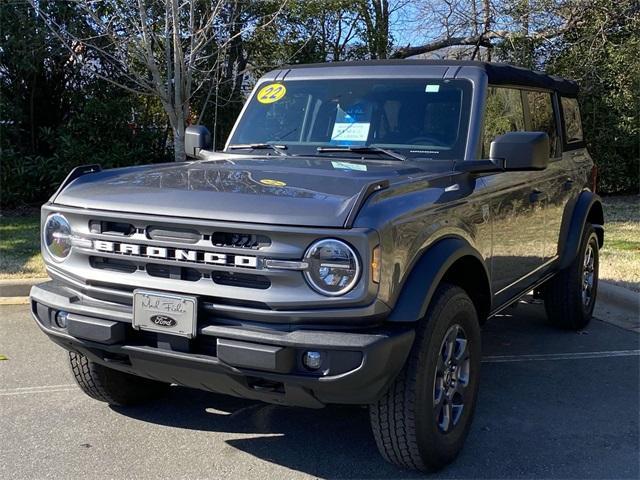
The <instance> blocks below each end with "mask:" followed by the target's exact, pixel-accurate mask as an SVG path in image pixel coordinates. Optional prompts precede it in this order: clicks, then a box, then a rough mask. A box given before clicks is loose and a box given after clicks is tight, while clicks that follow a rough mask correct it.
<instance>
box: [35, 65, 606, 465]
mask: <svg viewBox="0 0 640 480" xmlns="http://www.w3.org/2000/svg"><path fill="white" fill-rule="evenodd" d="M577 92H578V89H577V85H576V84H575V83H574V82H571V81H568V80H564V79H560V78H556V77H552V76H548V75H544V74H541V73H536V72H532V71H529V70H524V69H521V68H516V67H512V66H508V65H501V64H491V63H480V62H466V61H422V60H416V61H409V60H404V61H377V62H373V61H372V62H356V63H335V64H319V65H296V66H291V67H283V68H280V69H278V70H274V71H272V72H270V73H268V74H267V75H265V76H264V77H263V78H261V79H260V80H259V81H258V83H257V85H256V87H255V89H254V91H253V93H252V94H251V95H250V98H249V100H248V101H247V103H246V105H245V106H244V109H243V110H242V112H241V114H240V116H239V118H238V120H237V123H236V124H235V126H234V128H233V130H232V132H231V134H230V136H229V139H228V141H227V143H226V145H225V147H224V149H223V150H222V151H220V152H215V151H213V150H212V146H211V135H210V134H209V132H208V131H207V129H206V128H204V127H202V126H191V127H189V128H188V129H187V132H186V141H185V145H186V150H187V155H188V156H189V160H188V161H185V162H178V163H175V162H173V163H167V164H161V165H157V164H156V165H144V166H134V167H129V168H119V169H112V170H101V169H100V167H99V166H98V165H89V166H85V167H78V168H76V169H75V170H73V171H72V172H71V173H70V174H69V176H68V177H67V179H66V180H65V181H64V182H63V184H62V185H61V186H60V188H59V189H58V191H57V192H55V194H54V195H53V196H52V197H51V199H50V200H49V202H48V203H46V204H45V205H44V206H43V207H42V225H41V227H42V253H43V255H44V259H45V262H46V265H47V270H48V273H49V275H50V276H51V279H52V280H51V281H49V282H48V283H44V284H41V285H38V286H36V287H33V290H32V291H31V309H32V313H33V317H34V319H35V321H36V322H37V324H38V326H39V327H40V328H41V329H42V330H43V331H44V332H45V333H46V334H47V335H48V336H49V337H50V338H51V339H52V340H53V341H54V342H56V343H57V344H59V345H60V346H62V347H63V348H65V349H67V350H68V351H69V361H70V364H71V368H72V371H73V375H74V376H75V379H76V381H77V383H78V385H79V386H80V388H81V389H82V390H83V391H84V392H85V393H87V394H88V395H89V396H91V397H93V398H95V399H98V400H101V401H104V402H107V403H109V404H114V405H130V404H134V403H141V402H144V401H151V400H153V399H156V398H157V397H158V396H159V395H161V394H162V393H163V392H164V391H166V390H167V388H168V387H169V385H170V384H179V385H184V386H188V387H194V388H199V389H205V390H210V391H214V392H221V393H224V394H229V395H235V396H238V397H244V398H249V399H256V400H262V401H265V402H271V403H275V404H282V405H296V406H305V407H314V408H315V407H322V406H324V405H326V404H360V405H368V407H369V411H370V420H371V427H372V430H373V434H374V436H375V440H376V443H377V446H378V448H379V450H380V452H381V453H382V455H383V457H384V458H385V459H387V460H388V461H390V462H393V463H395V464H397V465H400V466H402V467H407V468H412V469H418V470H435V469H438V468H440V467H442V466H444V465H446V464H447V463H449V462H451V461H452V460H453V459H454V458H455V457H456V455H457V454H458V452H459V451H460V450H461V448H462V444H463V442H464V439H465V437H466V435H467V433H468V431H469V428H470V425H471V421H472V418H473V414H474V409H475V405H476V397H477V393H478V380H479V373H480V361H481V348H480V327H481V326H482V324H483V323H484V322H485V321H486V320H487V319H488V318H490V317H491V316H493V315H496V314H497V313H498V312H500V311H501V310H503V309H504V308H506V307H508V306H509V305H511V304H514V303H515V302H517V301H518V300H519V299H521V297H523V296H524V295H526V294H528V293H529V292H534V295H537V296H538V298H541V299H543V300H544V305H545V309H546V314H547V316H548V319H549V322H551V323H552V324H554V325H557V326H558V327H562V328H566V329H582V328H584V327H585V326H586V325H587V323H588V322H589V320H590V319H591V316H592V312H593V308H594V303H595V300H596V292H597V287H598V250H599V248H600V247H602V244H603V240H604V238H603V237H604V231H603V224H604V219H603V212H602V205H601V202H600V199H599V198H598V196H597V195H596V194H595V193H594V176H595V169H594V163H593V161H592V159H591V157H590V156H589V153H588V152H587V150H586V148H585V141H584V138H583V134H582V127H581V123H580V112H579V109H578V103H577V100H576V96H577Z"/></svg>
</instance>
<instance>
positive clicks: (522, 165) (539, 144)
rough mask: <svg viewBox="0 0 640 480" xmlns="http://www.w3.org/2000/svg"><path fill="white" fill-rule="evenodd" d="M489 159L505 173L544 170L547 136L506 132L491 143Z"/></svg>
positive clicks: (536, 133)
mask: <svg viewBox="0 0 640 480" xmlns="http://www.w3.org/2000/svg"><path fill="white" fill-rule="evenodd" d="M489 158H490V159H491V161H492V162H494V163H496V164H498V165H499V164H502V165H503V168H504V170H507V171H526V170H544V169H545V168H547V164H548V163H549V135H547V134H546V133H544V132H508V133H505V134H504V135H500V136H498V137H496V138H495V140H494V141H493V142H491V150H490V153H489Z"/></svg>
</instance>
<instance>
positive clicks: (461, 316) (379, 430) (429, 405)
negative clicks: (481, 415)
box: [369, 284, 480, 471]
mask: <svg viewBox="0 0 640 480" xmlns="http://www.w3.org/2000/svg"><path fill="white" fill-rule="evenodd" d="M479 373H480V326H479V323H478V316H477V313H476V309H475V307H474V305H473V302H472V301H471V299H470V298H469V296H468V295H467V294H466V292H465V291H464V290H462V289H461V288H459V287H456V286H452V285H446V284H445V285H441V286H440V287H438V290H437V291H436V293H435V295H434V297H433V300H432V302H431V305H430V306H429V309H428V311H427V314H426V316H425V318H424V319H423V320H422V321H421V323H420V325H419V326H418V328H417V331H416V339H415V342H414V345H413V347H412V350H411V353H410V354H409V358H408V359H407V363H406V365H405V366H404V368H403V370H402V371H401V373H400V374H399V376H398V378H397V379H396V380H395V382H394V383H393V384H392V385H391V387H390V388H389V390H388V391H387V393H386V394H385V395H384V396H383V397H382V398H381V399H380V400H379V401H378V402H377V403H375V404H373V405H371V406H370V407H369V412H370V419H371V426H372V429H373V434H374V437H375V439H376V444H377V445H378V449H379V450H380V453H381V454H382V456H383V457H384V458H385V459H386V460H387V461H389V462H391V463H394V464H396V465H399V466H401V467H405V468H410V469H416V470H422V471H434V470H438V469H440V468H442V467H443V466H445V465H447V464H448V463H450V462H451V461H453V460H454V459H455V457H456V456H457V455H458V453H459V452H460V450H461V449H462V445H463V443H464V440H465V438H466V436H467V433H468V431H469V428H470V426H471V421H472V419H473V413H474V410H475V404H476V397H477V393H478V377H479Z"/></svg>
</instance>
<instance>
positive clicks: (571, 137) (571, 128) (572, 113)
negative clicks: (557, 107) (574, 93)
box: [561, 97, 584, 144]
mask: <svg viewBox="0 0 640 480" xmlns="http://www.w3.org/2000/svg"><path fill="white" fill-rule="evenodd" d="M561 103H562V116H563V118H564V138H565V142H566V143H567V144H571V143H580V142H582V141H583V140H584V138H583V136H582V120H581V119H580V107H579V106H578V100H577V99H575V98H565V97H562V98H561Z"/></svg>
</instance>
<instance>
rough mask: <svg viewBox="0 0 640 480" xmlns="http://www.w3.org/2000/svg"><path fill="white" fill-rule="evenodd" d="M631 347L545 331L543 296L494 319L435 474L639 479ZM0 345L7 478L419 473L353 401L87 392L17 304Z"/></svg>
mask: <svg viewBox="0 0 640 480" xmlns="http://www.w3.org/2000/svg"><path fill="white" fill-rule="evenodd" d="M639 349H640V346H639V335H638V334H637V333H635V332H632V331H628V330H623V329H621V328H619V327H616V326H614V325H610V324H608V323H604V322H602V321H598V320H594V321H593V322H592V324H591V325H590V326H589V328H588V329H586V330H585V331H583V332H579V333H575V332H561V331H558V330H555V329H553V328H551V327H549V326H547V325H546V324H545V322H544V314H543V310H542V307H541V305H526V304H520V305H519V306H518V308H516V309H509V310H508V311H507V312H506V314H505V315H501V316H499V317H496V318H494V319H492V320H490V321H489V322H488V324H487V325H486V326H485V328H484V332H483V351H484V361H483V366H482V381H481V387H480V396H479V404H478V409H477V411H476V417H475V421H474V424H473V428H472V430H471V433H470V435H469V438H468V440H467V443H466V446H465V448H464V450H463V452H462V454H461V455H460V457H459V458H458V460H457V461H456V462H455V463H454V464H452V465H451V466H449V467H448V468H446V469H445V470H443V471H442V472H439V473H438V474H437V475H432V476H431V477H432V478H510V479H512V478H576V479H578V478H580V479H586V478H616V479H618V478H632V479H637V478H640V465H639V464H640V460H639V449H640V445H639V436H640V433H639V425H638V423H639V418H638V417H639V411H638V408H639V407H638V405H639V404H638V400H639V396H640V387H639V379H640V372H639V359H640V357H638V351H639ZM0 355H3V356H5V357H6V360H1V361H0V478H3V479H9V478H12V479H22V478H29V479H36V478H37V479H40V478H55V479H72V478H85V479H94V478H153V479H156V478H170V479H177V478H211V479H218V478H234V479H235V478H242V479H254V478H255V479H260V480H268V479H278V480H280V479H289V478H296V479H297V478H316V477H321V478H390V479H395V478H424V477H425V476H424V475H420V474H416V473H413V472H408V471H405V470H401V469H397V468H395V467H393V466H391V465H389V464H387V463H385V462H384V461H383V460H382V459H381V457H379V455H378V452H377V450H376V447H375V444H374V441H373V438H372V435H371V432H370V428H369V420H368V415H367V411H366V409H365V408H362V407H328V408H325V409H322V410H306V409H301V408H285V407H280V406H273V405H267V404H262V403H257V402H253V401H246V400H241V399H236V398H232V397H225V396H222V395H216V394H212V393H206V392H200V391H197V390H191V389H187V388H183V387H172V388H171V391H170V394H169V395H168V397H166V398H163V399H159V400H158V401H156V402H155V403H153V404H151V405H148V406H146V407H136V408H127V409H121V408H111V407H109V406H107V405H106V404H103V403H100V402H97V401H94V400H92V399H90V398H88V397H86V396H85V395H84V394H82V392H81V391H80V390H79V389H78V388H77V387H75V386H74V384H73V380H72V378H71V375H70V373H69V370H68V367H67V364H66V354H65V352H64V351H63V350H62V349H60V348H59V347H57V346H55V345H54V344H53V343H51V342H50V341H49V340H48V339H47V338H46V337H45V335H44V334H43V333H41V332H40V330H39V329H38V328H37V327H36V325H35V324H34V322H33V321H32V320H31V319H30V318H29V313H28V306H27V305H20V306H0ZM0 358H2V357H0ZM427 477H428V476H427Z"/></svg>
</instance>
